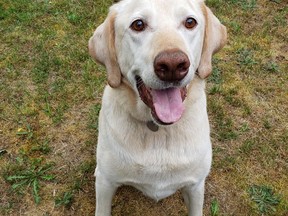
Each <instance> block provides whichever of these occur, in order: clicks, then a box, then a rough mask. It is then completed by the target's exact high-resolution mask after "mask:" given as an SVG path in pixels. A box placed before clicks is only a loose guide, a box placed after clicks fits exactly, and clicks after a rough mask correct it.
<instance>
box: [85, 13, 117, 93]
mask: <svg viewBox="0 0 288 216" xmlns="http://www.w3.org/2000/svg"><path fill="white" fill-rule="evenodd" d="M115 18H116V13H115V12H110V13H109V14H108V17H107V18H106V19H105V21H104V23H102V24H101V25H100V26H99V27H98V28H97V29H96V30H95V32H94V34H93V36H92V37H91V38H90V40H89V44H88V47H89V54H90V55H91V56H92V57H93V59H94V60H96V61H97V62H99V63H100V64H102V65H105V67H106V70H107V74H108V84H109V85H110V86H111V87H112V88H117V87H118V86H119V85H120V83H121V71H120V68H119V65H118V61H117V56H116V50H115V26H114V23H115Z"/></svg>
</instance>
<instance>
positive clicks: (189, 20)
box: [185, 17, 197, 29]
mask: <svg viewBox="0 0 288 216" xmlns="http://www.w3.org/2000/svg"><path fill="white" fill-rule="evenodd" d="M196 25H197V21H196V20H195V19H194V18H192V17H188V18H187V19H186V21H185V27H186V28H187V29H192V28H194V27H195V26H196Z"/></svg>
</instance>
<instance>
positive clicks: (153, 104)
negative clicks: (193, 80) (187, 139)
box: [136, 76, 187, 125]
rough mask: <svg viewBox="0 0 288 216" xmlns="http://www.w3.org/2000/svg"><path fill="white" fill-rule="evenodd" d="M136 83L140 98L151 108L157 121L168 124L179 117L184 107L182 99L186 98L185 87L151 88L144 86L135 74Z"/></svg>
mask: <svg viewBox="0 0 288 216" xmlns="http://www.w3.org/2000/svg"><path fill="white" fill-rule="evenodd" d="M136 85H137V89H138V92H139V95H140V97H141V100H142V101H143V102H144V103H145V104H146V105H147V106H148V107H149V108H150V109H151V114H152V116H153V118H154V120H155V121H156V122H157V123H159V124H162V125H169V124H173V123H175V122H177V121H178V120H179V119H180V118H181V116H182V114H183V112H184V109H185V108H184V104H183V101H184V100H185V98H186V93H187V89H186V87H181V88H180V87H179V88H177V87H172V88H167V89H151V88H149V87H147V86H145V84H144V82H143V80H142V79H141V77H139V76H136Z"/></svg>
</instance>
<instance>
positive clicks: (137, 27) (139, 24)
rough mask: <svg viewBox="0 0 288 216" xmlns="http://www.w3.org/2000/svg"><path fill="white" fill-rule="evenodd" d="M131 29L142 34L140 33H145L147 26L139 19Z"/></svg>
mask: <svg viewBox="0 0 288 216" xmlns="http://www.w3.org/2000/svg"><path fill="white" fill-rule="evenodd" d="M130 28H131V29H132V30H134V31H138V32H140V31H144V30H145V28H146V25H145V23H144V21H143V20H141V19H138V20H135V21H134V22H133V23H132V24H131V26H130Z"/></svg>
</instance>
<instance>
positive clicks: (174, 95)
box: [152, 88, 184, 123]
mask: <svg viewBox="0 0 288 216" xmlns="http://www.w3.org/2000/svg"><path fill="white" fill-rule="evenodd" d="M152 97H153V105H154V107H155V111H156V114H157V116H158V118H159V120H161V121H162V122H164V123H174V122H176V121H178V120H179V119H180V118H181V116H182V114H183V112H184V106H183V103H182V97H181V91H180V89H179V88H169V89H164V90H152Z"/></svg>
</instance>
